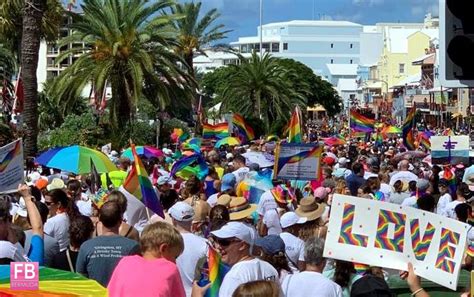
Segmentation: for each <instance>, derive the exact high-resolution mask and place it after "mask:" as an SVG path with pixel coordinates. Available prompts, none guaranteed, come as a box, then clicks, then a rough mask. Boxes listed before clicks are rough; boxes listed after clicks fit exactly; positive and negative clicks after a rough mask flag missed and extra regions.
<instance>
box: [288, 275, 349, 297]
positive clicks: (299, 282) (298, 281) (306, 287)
mask: <svg viewBox="0 0 474 297" xmlns="http://www.w3.org/2000/svg"><path fill="white" fill-rule="evenodd" d="M281 289H282V291H283V295H284V296H291V297H299V296H301V297H307V296H324V297H342V289H341V287H340V286H339V285H338V284H336V283H335V282H333V281H332V280H330V279H328V278H326V277H325V276H323V275H322V274H321V273H319V272H314V271H303V272H301V273H296V274H290V275H288V276H287V277H286V278H285V279H284V280H283V283H282V284H281Z"/></svg>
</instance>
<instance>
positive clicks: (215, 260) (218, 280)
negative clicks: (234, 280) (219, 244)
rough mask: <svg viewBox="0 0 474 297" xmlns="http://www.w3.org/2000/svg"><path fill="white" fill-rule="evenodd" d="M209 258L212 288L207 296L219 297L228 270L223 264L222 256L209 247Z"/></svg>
mask: <svg viewBox="0 0 474 297" xmlns="http://www.w3.org/2000/svg"><path fill="white" fill-rule="evenodd" d="M208 257H209V260H208V266H209V281H210V282H211V287H210V288H209V289H208V290H207V292H206V295H205V296H206V297H217V296H219V289H220V287H221V284H222V281H223V280H224V276H225V274H226V273H227V271H228V269H226V267H225V266H224V263H222V260H221V255H219V253H218V252H217V251H216V250H215V249H213V248H212V247H209V254H208Z"/></svg>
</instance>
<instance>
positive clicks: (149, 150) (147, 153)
mask: <svg viewBox="0 0 474 297" xmlns="http://www.w3.org/2000/svg"><path fill="white" fill-rule="evenodd" d="M135 148H136V150H137V155H139V156H143V157H145V158H159V157H163V156H164V154H163V152H162V151H161V150H160V149H157V148H156V147H153V146H148V145H145V146H136V147H135ZM122 157H125V158H129V159H130V160H132V161H133V154H132V149H131V148H128V149H126V150H125V151H124V152H123V153H122Z"/></svg>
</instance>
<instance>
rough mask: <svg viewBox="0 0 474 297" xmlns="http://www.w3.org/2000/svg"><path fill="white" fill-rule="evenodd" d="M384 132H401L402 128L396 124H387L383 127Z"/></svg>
mask: <svg viewBox="0 0 474 297" xmlns="http://www.w3.org/2000/svg"><path fill="white" fill-rule="evenodd" d="M382 133H383V134H401V133H402V129H400V128H398V127H395V126H386V127H384V128H383V129H382Z"/></svg>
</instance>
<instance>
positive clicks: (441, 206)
mask: <svg viewBox="0 0 474 297" xmlns="http://www.w3.org/2000/svg"><path fill="white" fill-rule="evenodd" d="M451 201H452V199H451V195H450V194H449V193H446V194H444V195H442V196H441V197H439V200H438V205H437V206H436V213H437V214H439V215H444V211H445V209H446V206H447V205H448V203H450V202H451Z"/></svg>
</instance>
